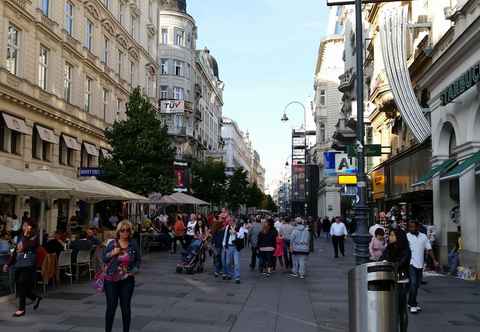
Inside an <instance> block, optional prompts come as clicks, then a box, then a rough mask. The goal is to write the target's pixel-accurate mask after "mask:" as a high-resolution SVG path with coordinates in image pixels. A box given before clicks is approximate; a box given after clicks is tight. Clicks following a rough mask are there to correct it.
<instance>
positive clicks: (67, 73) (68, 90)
mask: <svg viewBox="0 0 480 332" xmlns="http://www.w3.org/2000/svg"><path fill="white" fill-rule="evenodd" d="M72 71H73V67H72V65H71V64H69V63H65V69H64V74H63V98H64V99H65V101H66V102H67V103H71V98H72Z"/></svg>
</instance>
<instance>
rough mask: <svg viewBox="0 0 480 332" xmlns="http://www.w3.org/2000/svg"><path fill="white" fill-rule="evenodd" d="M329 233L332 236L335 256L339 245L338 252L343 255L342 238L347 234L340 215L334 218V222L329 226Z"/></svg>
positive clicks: (336, 256)
mask: <svg viewBox="0 0 480 332" xmlns="http://www.w3.org/2000/svg"><path fill="white" fill-rule="evenodd" d="M330 235H331V237H332V243H333V250H334V251H335V258H338V248H339V247H340V253H341V254H342V256H345V246H344V240H345V237H346V236H347V235H348V232H347V227H345V224H344V223H343V222H342V220H341V219H340V217H336V218H335V222H334V223H333V224H332V226H331V227H330Z"/></svg>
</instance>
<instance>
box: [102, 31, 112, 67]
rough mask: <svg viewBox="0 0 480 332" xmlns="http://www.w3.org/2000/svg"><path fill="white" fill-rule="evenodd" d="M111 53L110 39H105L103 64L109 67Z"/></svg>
mask: <svg viewBox="0 0 480 332" xmlns="http://www.w3.org/2000/svg"><path fill="white" fill-rule="evenodd" d="M109 53H110V39H108V38H107V37H104V39H103V59H102V61H103V63H104V64H106V65H107V66H108V57H109Z"/></svg>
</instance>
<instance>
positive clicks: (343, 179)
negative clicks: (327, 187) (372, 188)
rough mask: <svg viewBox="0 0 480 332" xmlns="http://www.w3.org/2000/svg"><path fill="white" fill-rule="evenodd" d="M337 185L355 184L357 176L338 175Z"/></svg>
mask: <svg viewBox="0 0 480 332" xmlns="http://www.w3.org/2000/svg"><path fill="white" fill-rule="evenodd" d="M338 184H343V185H347V184H357V176H356V175H339V176H338Z"/></svg>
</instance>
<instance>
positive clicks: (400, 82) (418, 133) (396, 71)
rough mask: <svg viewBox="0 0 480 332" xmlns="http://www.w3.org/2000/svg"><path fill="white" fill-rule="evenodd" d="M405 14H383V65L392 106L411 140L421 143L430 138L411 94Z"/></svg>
mask: <svg viewBox="0 0 480 332" xmlns="http://www.w3.org/2000/svg"><path fill="white" fill-rule="evenodd" d="M407 32H408V11H407V7H405V6H402V7H398V8H394V9H390V10H386V11H385V13H384V15H383V17H382V21H381V26H380V41H381V44H382V55H383V62H384V64H385V71H386V73H387V78H388V82H389V85H390V88H391V89H392V94H393V97H394V100H395V104H396V105H397V107H398V109H399V110H400V114H401V115H402V118H403V119H404V120H405V122H406V124H407V126H408V128H409V129H410V130H411V131H412V133H413V135H414V136H415V139H416V140H417V141H418V142H419V143H422V142H424V141H425V140H426V139H427V138H429V137H430V135H431V128H430V124H429V122H428V120H427V118H426V117H425V114H424V112H426V111H428V110H425V109H423V108H422V107H421V106H420V104H419V103H418V100H417V98H416V96H415V93H414V91H413V86H412V81H411V80H410V74H409V71H408V65H407V54H406V52H407V42H406V41H407Z"/></svg>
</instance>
